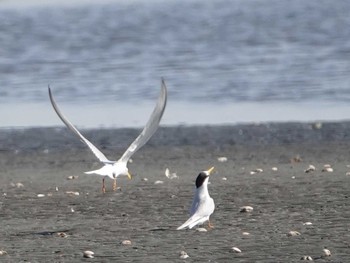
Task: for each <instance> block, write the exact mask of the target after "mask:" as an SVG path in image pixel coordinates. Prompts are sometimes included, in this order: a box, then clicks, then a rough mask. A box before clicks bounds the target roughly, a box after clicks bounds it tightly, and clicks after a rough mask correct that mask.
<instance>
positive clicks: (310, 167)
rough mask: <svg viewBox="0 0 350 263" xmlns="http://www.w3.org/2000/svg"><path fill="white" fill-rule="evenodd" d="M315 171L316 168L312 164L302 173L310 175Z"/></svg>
mask: <svg viewBox="0 0 350 263" xmlns="http://www.w3.org/2000/svg"><path fill="white" fill-rule="evenodd" d="M313 171H316V167H315V166H314V165H312V164H310V165H309V167H308V168H307V169H306V170H305V171H304V172H305V173H310V172H313Z"/></svg>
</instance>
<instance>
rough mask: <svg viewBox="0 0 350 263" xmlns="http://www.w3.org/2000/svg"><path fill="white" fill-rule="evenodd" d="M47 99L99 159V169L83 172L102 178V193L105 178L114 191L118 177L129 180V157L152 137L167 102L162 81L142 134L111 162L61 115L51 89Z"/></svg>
mask: <svg viewBox="0 0 350 263" xmlns="http://www.w3.org/2000/svg"><path fill="white" fill-rule="evenodd" d="M49 97H50V101H51V104H52V106H53V108H54V110H55V111H56V113H57V115H58V117H60V119H61V120H62V121H63V123H64V124H65V125H66V126H67V128H68V129H69V130H70V131H71V132H73V133H74V134H75V135H77V136H78V137H79V138H80V140H81V141H82V142H83V143H85V144H86V145H87V146H88V147H89V148H90V150H91V151H92V152H93V153H94V155H95V156H96V157H97V159H99V161H100V162H101V163H102V164H104V166H102V167H101V168H100V169H98V170H94V171H89V172H85V173H86V174H98V175H101V176H103V181H102V183H103V185H102V191H103V192H105V185H104V179H105V177H109V178H111V179H113V180H114V184H113V190H116V188H117V187H116V186H117V184H116V178H117V177H118V176H119V175H125V176H128V177H129V179H131V175H130V173H129V170H128V167H127V164H128V161H129V159H130V158H131V156H132V155H133V154H134V153H135V152H136V151H137V150H139V149H140V148H141V147H142V146H143V145H145V144H146V143H147V142H148V140H149V139H150V138H151V137H152V135H153V134H154V133H155V132H156V130H157V129H158V126H159V122H160V120H161V118H162V116H163V113H164V110H165V106H166V101H167V89H166V86H165V82H164V80H162V86H161V91H160V95H159V97H158V100H157V104H156V106H155V108H154V110H153V112H152V114H151V116H150V118H149V120H148V122H147V123H146V125H145V127H144V128H143V130H142V132H141V133H140V135H139V136H138V137H137V138H136V139H135V140H134V141H133V143H131V144H130V146H129V147H128V149H127V150H126V151H125V152H124V154H123V155H122V157H120V159H119V160H118V161H111V160H109V159H107V157H106V156H105V155H104V154H103V153H102V152H101V151H100V150H99V149H98V148H97V147H96V146H95V145H93V144H92V143H91V142H90V141H89V140H88V139H86V138H85V137H84V136H83V135H82V134H81V133H80V132H79V131H78V129H77V128H76V127H75V126H74V125H73V124H72V123H71V122H70V121H69V120H68V119H67V118H66V117H65V116H64V115H63V113H62V112H61V111H60V109H59V108H58V106H57V104H56V102H55V100H54V98H53V96H52V93H51V89H50V87H49Z"/></svg>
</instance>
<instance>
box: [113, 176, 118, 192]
mask: <svg viewBox="0 0 350 263" xmlns="http://www.w3.org/2000/svg"><path fill="white" fill-rule="evenodd" d="M116 190H117V178H114V182H113V191H116Z"/></svg>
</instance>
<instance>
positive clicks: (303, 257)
mask: <svg viewBox="0 0 350 263" xmlns="http://www.w3.org/2000/svg"><path fill="white" fill-rule="evenodd" d="M300 260H309V261H313V259H312V257H310V256H302V257H301V259H300Z"/></svg>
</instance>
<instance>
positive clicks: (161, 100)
mask: <svg viewBox="0 0 350 263" xmlns="http://www.w3.org/2000/svg"><path fill="white" fill-rule="evenodd" d="M166 101H167V88H166V86H165V82H164V79H162V86H161V90H160V94H159V97H158V100H157V104H156V106H155V108H154V110H153V112H152V114H151V117H150V118H149V120H148V122H147V123H146V126H145V127H144V128H143V130H142V132H141V134H140V135H139V136H138V137H137V138H136V139H135V141H134V142H133V143H132V144H130V146H129V148H128V149H127V150H126V151H125V153H124V154H123V156H122V157H121V158H120V159H119V161H121V162H127V161H128V160H129V159H130V157H131V156H132V155H133V154H134V153H135V152H136V151H137V150H138V149H140V148H141V147H142V146H143V145H145V144H146V142H148V140H149V139H150V138H151V137H152V135H153V134H154V133H155V132H156V130H157V129H158V126H159V122H160V120H161V118H162V116H163V113H164V110H165V106H166Z"/></svg>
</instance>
